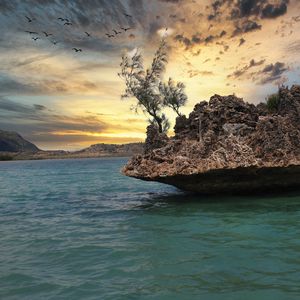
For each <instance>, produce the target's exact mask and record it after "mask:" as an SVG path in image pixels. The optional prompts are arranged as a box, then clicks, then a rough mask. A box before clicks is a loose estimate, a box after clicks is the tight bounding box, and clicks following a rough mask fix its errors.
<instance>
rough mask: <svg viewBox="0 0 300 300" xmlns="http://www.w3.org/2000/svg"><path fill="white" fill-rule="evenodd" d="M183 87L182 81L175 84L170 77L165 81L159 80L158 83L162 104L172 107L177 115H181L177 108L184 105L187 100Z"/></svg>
mask: <svg viewBox="0 0 300 300" xmlns="http://www.w3.org/2000/svg"><path fill="white" fill-rule="evenodd" d="M184 89H185V85H184V84H183V83H182V82H178V83H177V84H176V83H175V82H174V81H173V79H172V78H169V80H168V82H167V83H162V82H161V83H160V85H159V90H160V92H161V95H162V96H163V102H164V105H165V106H168V107H170V108H172V109H173V110H174V111H175V112H176V113H177V115H178V116H181V113H180V111H179V108H180V107H181V106H184V105H185V104H186V102H187V96H186V94H185V92H184Z"/></svg>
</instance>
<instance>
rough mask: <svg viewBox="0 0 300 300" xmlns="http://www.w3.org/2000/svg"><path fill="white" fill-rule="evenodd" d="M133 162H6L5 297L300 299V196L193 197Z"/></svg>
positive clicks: (0, 166) (2, 187) (0, 206)
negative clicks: (129, 166)
mask: <svg viewBox="0 0 300 300" xmlns="http://www.w3.org/2000/svg"><path fill="white" fill-rule="evenodd" d="M127 160H128V158H100V159H76V160H72V159H70V160H43V161H11V162H1V163H0V299H3V300H6V299H22V300H25V299H28V300H35V299H53V300H54V299H55V300H56V299H72V300H73V299H74V300H76V299H84V300H85V299H87V300H89V299H95V300H96V299H107V300H108V299H111V300H118V299H120V300H121V299H122V300H123V299H126V300H127V299H128V300H135V299H142V300H143V299H149V300H150V299H158V300H164V299H166V300H167V299H168V300H174V299H187V300H190V299H201V300H202V299H204V300H206V299H208V300H217V299H218V300H219V299H220V300H221V299H222V300H225V299H228V300H234V299H237V300H247V299H249V300H250V299H251V300H253V299H254V300H260V299H264V300H268V299H272V300H276V299H278V300H288V299H300V195H295V194H294V195H284V196H282V195H280V196H279V195H277V196H276V195H275V196H274V195H273V196H255V197H254V196H251V197H250V196H249V197H247V196H244V197H241V196H239V197H233V196H231V197H229V196H227V197H225V196H215V197H207V196H201V195H194V194H189V193H185V192H182V191H179V190H177V189H176V188H174V187H172V186H168V185H163V184H158V183H151V182H143V181H139V180H136V179H132V178H128V177H125V176H123V175H122V174H121V173H120V169H121V168H122V166H123V165H124V164H125V163H126V161H127Z"/></svg>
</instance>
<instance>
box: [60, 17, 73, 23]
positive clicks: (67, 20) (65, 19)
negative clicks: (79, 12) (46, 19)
mask: <svg viewBox="0 0 300 300" xmlns="http://www.w3.org/2000/svg"><path fill="white" fill-rule="evenodd" d="M57 20H60V21H62V22H70V20H69V19H67V18H62V17H59V18H57Z"/></svg>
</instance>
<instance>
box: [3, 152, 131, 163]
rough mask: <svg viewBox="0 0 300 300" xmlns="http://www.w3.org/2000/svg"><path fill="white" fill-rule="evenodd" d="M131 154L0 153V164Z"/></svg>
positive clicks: (127, 154)
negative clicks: (5, 162)
mask: <svg viewBox="0 0 300 300" xmlns="http://www.w3.org/2000/svg"><path fill="white" fill-rule="evenodd" d="M132 155H133V153H125V152H124V153H108V152H106V153H85V154H82V153H76V152H74V153H72V152H65V153H60V154H59V153H55V152H52V151H43V152H37V153H23V152H20V153H13V152H0V162H2V161H21V160H50V159H81V158H102V157H103V158H104V157H131V156H132Z"/></svg>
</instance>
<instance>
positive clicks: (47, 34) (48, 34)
mask: <svg viewBox="0 0 300 300" xmlns="http://www.w3.org/2000/svg"><path fill="white" fill-rule="evenodd" d="M43 33H44V35H45V37H48V36H51V35H53V34H52V33H47V32H46V31H43Z"/></svg>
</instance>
